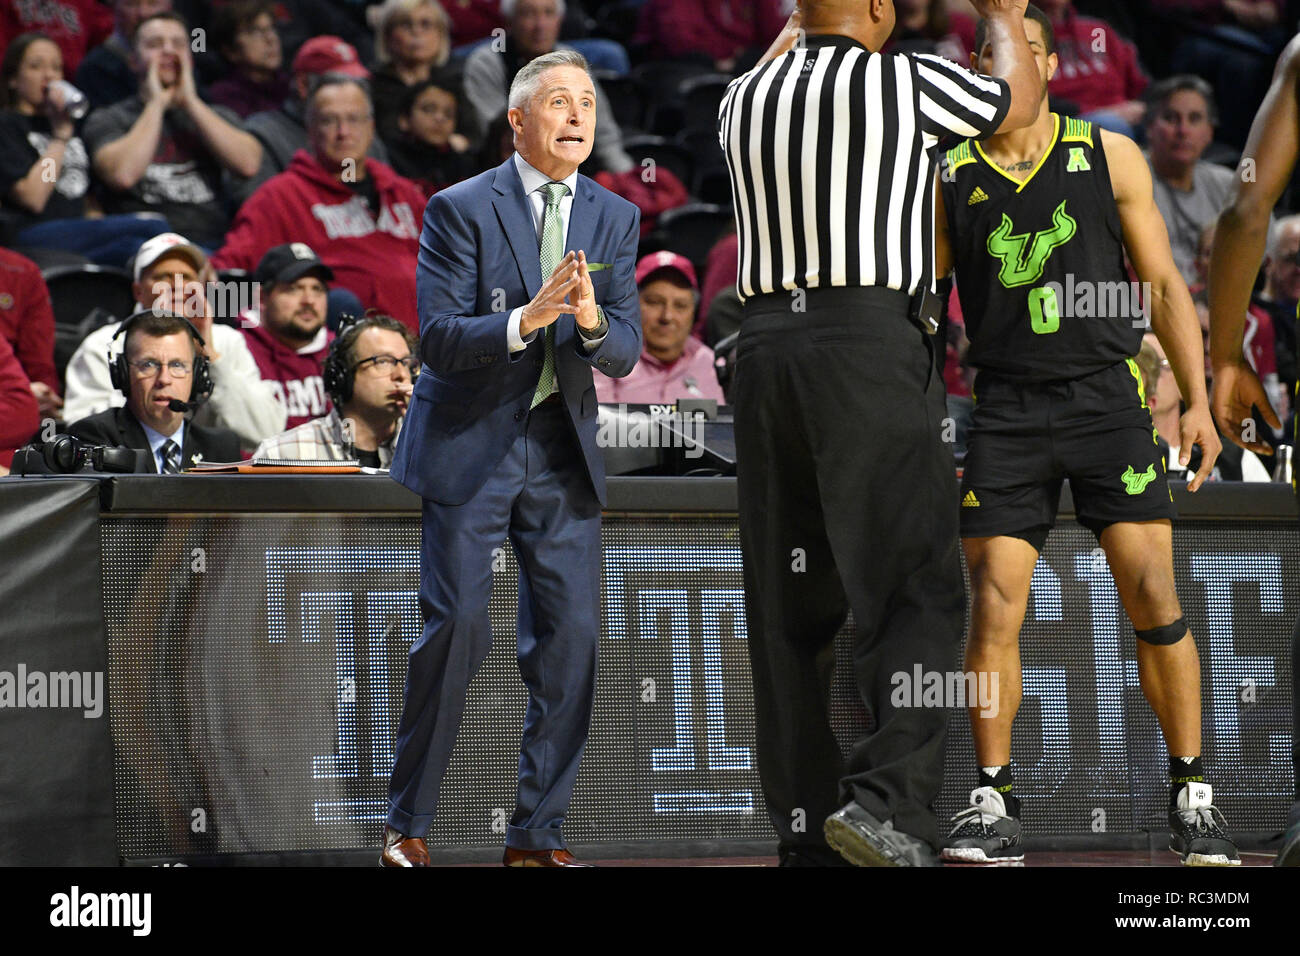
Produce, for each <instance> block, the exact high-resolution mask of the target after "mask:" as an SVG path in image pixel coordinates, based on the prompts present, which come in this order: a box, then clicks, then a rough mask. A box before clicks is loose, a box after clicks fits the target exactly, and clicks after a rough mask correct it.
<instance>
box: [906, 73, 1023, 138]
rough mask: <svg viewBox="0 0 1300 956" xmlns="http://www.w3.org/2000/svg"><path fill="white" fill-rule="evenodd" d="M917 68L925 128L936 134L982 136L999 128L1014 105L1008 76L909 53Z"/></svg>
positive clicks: (923, 125)
mask: <svg viewBox="0 0 1300 956" xmlns="http://www.w3.org/2000/svg"><path fill="white" fill-rule="evenodd" d="M908 59H910V60H911V61H912V65H913V67H914V68H915V70H916V92H917V96H918V99H919V105H920V110H921V122H922V128H923V129H924V130H925V131H926V132H927V133H931V134H933V135H934V136H938V137H943V136H945V135H946V134H948V133H956V134H957V135H959V136H963V137H966V138H971V137H974V138H979V137H981V136H987V135H988V134H989V133H993V132H996V131H997V129H998V127H999V126H1001V125H1002V121H1003V120H1004V119H1005V118H1006V115H1007V110H1009V109H1010V108H1011V86H1010V84H1008V83H1007V81H1006V80H1000V79H996V78H994V77H991V76H980V75H979V74H976V73H972V72H970V71H969V70H965V69H963V68H962V67H960V66H958V65H957V64H956V63H953V62H952V61H951V60H945V59H944V58H943V57H941V56H934V55H932V54H929V53H913V54H908Z"/></svg>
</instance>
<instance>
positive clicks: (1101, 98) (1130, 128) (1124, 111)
mask: <svg viewBox="0 0 1300 956" xmlns="http://www.w3.org/2000/svg"><path fill="white" fill-rule="evenodd" d="M1037 5H1038V7H1039V8H1041V9H1042V11H1043V12H1044V13H1046V14H1047V15H1048V16H1049V17H1050V18H1051V20H1052V27H1053V29H1054V30H1055V31H1056V53H1057V56H1058V57H1059V58H1060V63H1061V65H1060V67H1059V68H1058V69H1057V71H1056V76H1054V77H1053V78H1052V80H1051V82H1049V83H1048V84H1047V89H1048V92H1049V93H1050V94H1051V96H1052V99H1053V101H1055V100H1064V101H1068V104H1069V105H1070V106H1072V107H1074V108H1075V109H1077V111H1078V112H1079V113H1080V114H1081V116H1082V118H1083V119H1086V120H1090V121H1092V122H1094V123H1096V124H1097V125H1098V126H1101V127H1104V128H1105V129H1108V130H1111V131H1113V132H1116V133H1123V134H1124V135H1125V136H1128V137H1130V138H1134V139H1136V138H1137V129H1138V124H1139V123H1141V122H1142V114H1143V105H1142V103H1141V101H1140V99H1139V97H1141V95H1142V91H1143V90H1145V89H1146V87H1147V78H1146V75H1145V74H1144V73H1143V72H1142V67H1141V66H1140V65H1139V64H1138V56H1137V48H1136V47H1135V46H1133V44H1132V43H1130V42H1129V41H1128V40H1125V39H1124V38H1123V37H1122V36H1120V35H1119V33H1117V32H1116V31H1115V29H1114V27H1112V26H1111V25H1110V24H1109V23H1106V22H1105V21H1104V20H1094V19H1093V18H1092V17H1081V16H1079V15H1078V14H1077V13H1075V12H1074V8H1073V3H1072V2H1071V0H1039V2H1038V4H1037ZM1061 108H1062V109H1064V108H1065V105H1064V104H1063V105H1062V106H1061Z"/></svg>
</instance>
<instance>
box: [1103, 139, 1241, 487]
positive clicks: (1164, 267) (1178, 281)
mask: <svg viewBox="0 0 1300 956" xmlns="http://www.w3.org/2000/svg"><path fill="white" fill-rule="evenodd" d="M1101 143H1102V148H1103V149H1104V150H1105V151H1106V163H1107V165H1108V166H1110V182H1111V188H1112V190H1113V191H1114V193H1115V203H1116V205H1117V206H1118V207H1119V218H1120V225H1121V226H1122V227H1123V230H1124V247H1125V248H1126V249H1127V250H1128V254H1129V259H1130V260H1131V261H1132V263H1133V268H1134V270H1135V271H1136V272H1137V276H1138V279H1139V280H1140V281H1141V282H1142V283H1143V284H1144V285H1145V286H1146V287H1147V288H1148V289H1150V292H1149V297H1148V302H1147V304H1148V307H1149V309H1150V311H1151V328H1152V330H1153V331H1154V332H1155V333H1156V337H1157V338H1158V339H1160V344H1161V346H1162V347H1163V348H1164V350H1165V354H1166V355H1167V356H1169V364H1170V366H1171V368H1172V369H1173V373H1174V377H1175V378H1177V379H1178V387H1179V389H1180V390H1181V391H1182V393H1183V399H1184V401H1186V402H1187V411H1186V412H1184V413H1183V417H1182V419H1181V420H1180V421H1179V428H1180V431H1181V441H1180V445H1181V446H1182V450H1181V451H1180V453H1179V456H1178V457H1179V461H1180V462H1181V463H1182V464H1183V465H1184V466H1186V464H1187V461H1188V459H1189V458H1190V456H1191V452H1192V445H1194V444H1195V445H1200V446H1201V467H1200V470H1199V471H1197V472H1196V476H1195V477H1194V478H1193V479H1192V480H1191V482H1189V483H1188V486H1187V488H1188V490H1189V491H1196V490H1197V489H1199V488H1200V487H1201V485H1202V484H1204V482H1205V479H1206V478H1207V477H1208V476H1209V474H1210V471H1211V470H1212V469H1213V468H1214V460H1215V459H1216V458H1218V457H1219V452H1220V451H1221V450H1222V448H1223V444H1222V442H1220V441H1219V436H1218V434H1216V433H1215V431H1214V422H1213V420H1212V419H1211V418H1210V400H1209V397H1208V396H1207V395H1206V392H1205V373H1204V370H1205V362H1204V355H1205V353H1204V346H1203V344H1202V342H1201V324H1200V322H1198V321H1197V319H1196V307H1195V306H1194V305H1193V304H1192V296H1191V293H1189V292H1188V291H1187V283H1186V282H1184V281H1183V277H1182V275H1181V274H1180V273H1179V272H1178V267H1177V266H1175V265H1174V257H1173V253H1172V252H1170V250H1169V232H1168V231H1167V230H1166V229H1165V221H1164V219H1163V218H1161V216H1160V210H1159V209H1158V208H1157V207H1156V201H1155V190H1154V187H1153V186H1152V183H1151V171H1150V169H1149V168H1148V167H1147V163H1146V160H1145V159H1144V158H1143V157H1142V153H1141V152H1140V151H1139V150H1138V148H1137V145H1136V144H1135V143H1134V142H1133V141H1132V140H1131V139H1129V138H1128V137H1126V136H1120V135H1118V134H1115V133H1109V132H1106V131H1105V130H1102V131H1101Z"/></svg>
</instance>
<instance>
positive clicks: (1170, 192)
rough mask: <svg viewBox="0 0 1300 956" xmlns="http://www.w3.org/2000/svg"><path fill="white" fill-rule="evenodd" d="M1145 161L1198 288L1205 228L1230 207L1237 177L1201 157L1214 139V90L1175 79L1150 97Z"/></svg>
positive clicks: (1178, 258)
mask: <svg viewBox="0 0 1300 956" xmlns="http://www.w3.org/2000/svg"><path fill="white" fill-rule="evenodd" d="M1147 102H1148V107H1147V118H1146V129H1147V154H1146V155H1147V162H1148V163H1149V164H1150V166H1151V172H1152V175H1153V178H1154V180H1155V196H1156V205H1157V206H1158V207H1159V208H1160V214H1161V216H1163V217H1164V220H1165V225H1166V227H1168V229H1169V245H1170V247H1171V248H1172V249H1173V253H1174V263H1175V264H1176V265H1177V266H1178V271H1179V272H1181V273H1182V274H1183V279H1184V281H1186V282H1187V284H1188V285H1195V284H1196V281H1197V276H1196V255H1197V252H1198V249H1199V246H1200V237H1201V230H1203V229H1204V228H1205V227H1206V226H1207V225H1209V224H1210V223H1212V222H1213V221H1214V220H1215V219H1217V218H1218V215H1219V213H1220V212H1221V211H1222V210H1223V207H1224V206H1225V205H1226V204H1227V202H1228V198H1229V193H1230V192H1231V190H1232V182H1233V178H1234V176H1235V173H1234V172H1233V171H1232V170H1231V169H1228V168H1226V167H1224V166H1218V165H1215V164H1214V163H1207V162H1205V161H1204V160H1202V159H1201V156H1202V155H1203V154H1204V153H1205V150H1206V148H1207V147H1208V146H1209V145H1210V143H1211V142H1212V141H1213V139H1214V126H1215V124H1216V123H1217V122H1218V116H1217V115H1216V113H1215V109H1214V92H1213V90H1211V89H1210V87H1209V84H1208V83H1206V82H1205V81H1204V80H1202V79H1201V78H1200V77H1197V76H1171V77H1169V78H1168V79H1165V80H1161V81H1160V82H1158V83H1156V84H1154V85H1153V86H1152V87H1151V89H1150V90H1149V92H1148V97H1147Z"/></svg>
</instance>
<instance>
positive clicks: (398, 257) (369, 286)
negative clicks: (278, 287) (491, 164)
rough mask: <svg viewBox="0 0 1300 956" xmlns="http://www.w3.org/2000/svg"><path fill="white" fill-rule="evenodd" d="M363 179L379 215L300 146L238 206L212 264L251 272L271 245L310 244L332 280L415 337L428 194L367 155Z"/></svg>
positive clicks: (417, 323) (219, 267) (418, 323)
mask: <svg viewBox="0 0 1300 956" xmlns="http://www.w3.org/2000/svg"><path fill="white" fill-rule="evenodd" d="M366 176H367V177H368V178H369V179H371V180H373V182H374V184H375V188H376V189H377V190H378V194H379V210H378V214H377V215H376V214H375V213H374V212H373V211H372V210H370V209H369V208H368V206H367V203H366V200H365V199H364V197H363V195H362V194H361V193H359V192H355V191H354V190H353V189H351V188H350V187H349V186H348V185H347V184H345V183H341V182H339V181H338V180H337V179H335V178H334V177H333V176H331V175H330V173H329V172H327V171H326V170H325V168H324V167H322V166H321V165H320V163H318V162H317V161H316V160H315V159H314V158H313V157H312V156H310V155H309V154H308V153H307V152H306V150H301V149H300V150H298V152H296V153H294V156H293V160H292V161H291V162H290V164H289V168H288V169H286V170H285V171H284V172H282V173H280V174H279V175H278V176H272V177H271V178H270V179H268V180H267V181H266V182H265V183H263V184H262V186H261V188H259V189H258V190H257V192H255V193H253V195H251V196H249V197H248V199H247V201H245V203H244V205H243V206H241V207H240V209H239V212H238V214H237V215H236V216H235V222H234V224H233V225H232V226H231V227H230V231H229V232H228V233H226V244H225V245H224V246H222V247H221V248H220V249H219V250H218V251H217V253H216V255H214V256H213V257H212V264H213V265H214V266H216V267H217V268H218V269H246V270H248V271H249V272H252V271H253V270H254V269H255V268H257V263H258V260H260V259H261V258H262V256H263V254H264V253H265V252H266V251H267V250H268V249H270V248H271V247H272V246H278V245H282V244H284V243H286V242H305V243H306V244H307V245H309V246H311V248H312V249H313V250H314V251H315V253H316V255H318V256H320V258H321V261H322V262H324V263H325V264H326V265H327V266H329V267H330V268H331V269H333V270H334V284H335V285H339V286H342V287H343V288H345V289H350V290H351V291H352V292H354V293H356V296H357V298H359V299H360V300H361V303H362V305H364V306H365V307H366V308H368V309H369V308H376V309H379V310H380V311H382V312H386V313H388V314H389V315H391V316H393V317H394V318H396V319H398V320H400V321H401V322H403V323H405V324H406V325H407V326H408V327H409V328H410V329H411V330H412V331H413V332H414V333H415V334H417V335H418V334H419V332H420V319H419V316H418V315H417V314H416V309H415V260H416V256H417V255H419V251H420V222H421V220H422V219H423V217H424V193H423V192H421V191H420V187H419V186H417V185H416V184H415V183H413V182H411V181H410V180H409V179H405V178H403V177H401V176H399V175H397V173H395V172H393V170H392V168H391V167H389V166H386V165H384V164H383V163H381V162H379V161H377V160H374V159H367V160H366Z"/></svg>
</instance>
